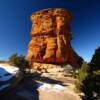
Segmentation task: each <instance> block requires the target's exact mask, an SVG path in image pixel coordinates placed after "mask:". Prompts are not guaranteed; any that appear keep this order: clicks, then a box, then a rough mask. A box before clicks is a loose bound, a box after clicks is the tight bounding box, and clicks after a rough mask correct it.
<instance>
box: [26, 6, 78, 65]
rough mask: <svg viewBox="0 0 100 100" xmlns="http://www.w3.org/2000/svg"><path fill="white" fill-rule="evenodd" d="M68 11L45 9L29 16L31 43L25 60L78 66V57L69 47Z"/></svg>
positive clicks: (69, 16)
mask: <svg viewBox="0 0 100 100" xmlns="http://www.w3.org/2000/svg"><path fill="white" fill-rule="evenodd" d="M71 19H72V16H71V14H70V12H69V11H66V10H64V9H59V8H52V9H45V10H41V11H38V12H35V13H33V14H32V16H31V21H32V30H31V37H32V38H31V41H30V43H29V46H28V54H27V59H28V60H29V61H30V62H31V63H33V62H39V63H40V62H43V63H55V64H61V63H69V64H71V65H78V61H79V57H78V55H77V54H76V53H75V52H74V50H73V49H72V47H71V44H70V41H71V28H70V22H71Z"/></svg>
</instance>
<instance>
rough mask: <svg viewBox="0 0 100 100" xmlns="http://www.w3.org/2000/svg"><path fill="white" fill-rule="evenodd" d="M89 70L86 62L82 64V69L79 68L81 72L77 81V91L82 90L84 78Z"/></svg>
mask: <svg viewBox="0 0 100 100" xmlns="http://www.w3.org/2000/svg"><path fill="white" fill-rule="evenodd" d="M88 71H89V67H88V65H87V63H86V62H84V63H83V64H82V67H81V69H80V70H79V74H78V76H77V81H76V83H75V84H76V89H77V91H81V86H82V85H83V83H82V82H83V80H85V78H86V77H87V76H88Z"/></svg>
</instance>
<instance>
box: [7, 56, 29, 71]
mask: <svg viewBox="0 0 100 100" xmlns="http://www.w3.org/2000/svg"><path fill="white" fill-rule="evenodd" d="M9 62H10V63H11V64H12V65H14V66H17V67H19V68H20V69H21V70H22V71H24V69H25V68H30V65H29V62H28V61H27V60H26V59H25V56H23V55H20V56H18V55H17V54H13V55H12V56H11V57H10V58H9Z"/></svg>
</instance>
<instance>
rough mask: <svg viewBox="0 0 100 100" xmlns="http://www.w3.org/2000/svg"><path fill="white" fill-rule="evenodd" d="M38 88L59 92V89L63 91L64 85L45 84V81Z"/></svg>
mask: <svg viewBox="0 0 100 100" xmlns="http://www.w3.org/2000/svg"><path fill="white" fill-rule="evenodd" d="M38 90H48V91H55V92H59V91H63V90H65V87H64V86H62V85H59V84H47V83H43V85H42V86H40V87H39V88H38Z"/></svg>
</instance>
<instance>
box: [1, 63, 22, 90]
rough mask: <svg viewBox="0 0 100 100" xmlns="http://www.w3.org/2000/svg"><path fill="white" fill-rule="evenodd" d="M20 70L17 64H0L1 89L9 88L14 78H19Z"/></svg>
mask: <svg viewBox="0 0 100 100" xmlns="http://www.w3.org/2000/svg"><path fill="white" fill-rule="evenodd" d="M19 72H20V70H19V68H17V67H15V66H6V65H2V64H0V91H2V90H4V89H6V88H9V87H10V86H11V85H12V84H13V83H11V82H12V81H11V80H12V79H13V78H15V77H16V78H17V77H18V74H19Z"/></svg>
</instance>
